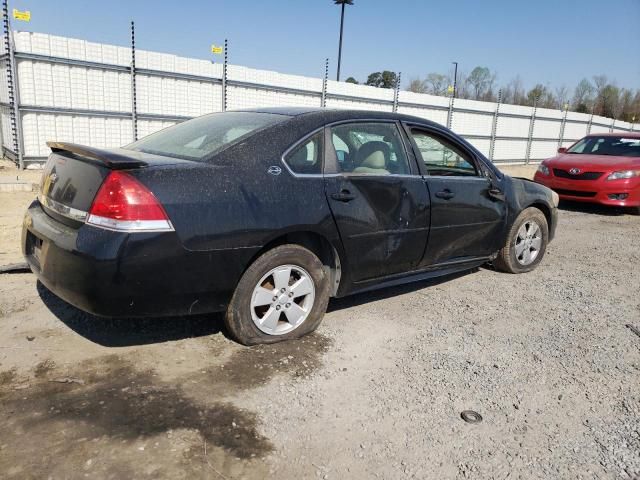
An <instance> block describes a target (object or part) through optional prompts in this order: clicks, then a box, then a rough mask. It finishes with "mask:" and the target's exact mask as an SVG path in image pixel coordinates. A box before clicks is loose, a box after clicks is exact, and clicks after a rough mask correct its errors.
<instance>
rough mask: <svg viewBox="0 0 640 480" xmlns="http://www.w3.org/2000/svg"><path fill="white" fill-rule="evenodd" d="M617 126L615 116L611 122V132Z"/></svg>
mask: <svg viewBox="0 0 640 480" xmlns="http://www.w3.org/2000/svg"><path fill="white" fill-rule="evenodd" d="M615 127H616V119H615V118H614V119H613V120H612V122H611V126H610V127H609V133H612V132H613V130H614V129H615Z"/></svg>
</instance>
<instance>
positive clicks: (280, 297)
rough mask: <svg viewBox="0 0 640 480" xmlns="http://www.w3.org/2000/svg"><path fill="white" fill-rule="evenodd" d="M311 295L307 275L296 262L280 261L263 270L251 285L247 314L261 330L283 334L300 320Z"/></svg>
mask: <svg viewBox="0 0 640 480" xmlns="http://www.w3.org/2000/svg"><path fill="white" fill-rule="evenodd" d="M314 299H315V285H314V283H313V278H312V277H311V275H309V273H308V272H307V271H306V270H305V269H303V268H301V267H298V266H296V265H281V266H279V267H276V268H273V269H271V270H270V271H269V272H267V273H266V274H265V275H264V276H263V277H262V278H261V279H260V281H259V282H258V284H257V285H256V286H255V288H254V289H253V293H252V295H251V318H252V320H253V323H254V324H255V325H256V327H258V329H260V330H261V331H262V332H264V333H266V334H268V335H284V334H286V333H289V332H291V331H292V330H295V329H296V328H298V327H299V326H300V325H302V324H303V323H304V321H305V320H306V319H307V317H308V316H309V313H311V309H312V308H313V302H314Z"/></svg>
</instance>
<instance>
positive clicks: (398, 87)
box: [393, 72, 402, 113]
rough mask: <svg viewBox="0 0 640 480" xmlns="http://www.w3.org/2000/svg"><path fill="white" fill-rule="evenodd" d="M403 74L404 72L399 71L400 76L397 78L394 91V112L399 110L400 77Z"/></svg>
mask: <svg viewBox="0 0 640 480" xmlns="http://www.w3.org/2000/svg"><path fill="white" fill-rule="evenodd" d="M401 76H402V72H398V77H397V78H396V88H395V91H394V92H393V112H394V113H395V112H397V111H398V97H399V95H400V77H401Z"/></svg>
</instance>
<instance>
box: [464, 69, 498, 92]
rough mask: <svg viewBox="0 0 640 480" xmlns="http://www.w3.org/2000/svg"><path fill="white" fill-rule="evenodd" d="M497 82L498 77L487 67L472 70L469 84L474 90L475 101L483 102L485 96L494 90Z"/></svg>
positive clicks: (468, 79)
mask: <svg viewBox="0 0 640 480" xmlns="http://www.w3.org/2000/svg"><path fill="white" fill-rule="evenodd" d="M495 80H496V76H495V75H494V74H492V73H491V70H489V69H488V68H487V67H476V68H474V69H473V70H471V73H470V74H469V76H468V77H467V82H468V83H469V84H470V85H471V88H472V89H473V95H474V99H475V100H482V98H483V97H484V95H485V94H486V93H487V92H488V91H489V90H491V89H492V86H493V83H494V82H495Z"/></svg>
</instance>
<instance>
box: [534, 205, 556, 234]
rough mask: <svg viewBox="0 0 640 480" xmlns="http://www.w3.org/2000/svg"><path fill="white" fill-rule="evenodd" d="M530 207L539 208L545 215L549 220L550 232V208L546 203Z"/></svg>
mask: <svg viewBox="0 0 640 480" xmlns="http://www.w3.org/2000/svg"><path fill="white" fill-rule="evenodd" d="M529 207H533V208H537V209H538V210H540V211H541V212H542V213H543V214H544V217H545V218H546V219H547V226H548V227H549V230H551V210H550V209H549V207H548V206H546V205H545V204H544V203H533V204H531V205H529Z"/></svg>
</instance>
